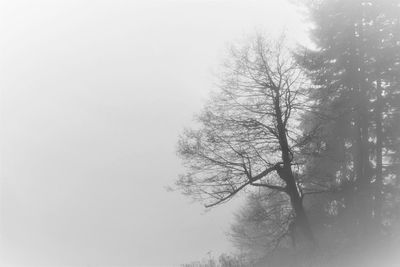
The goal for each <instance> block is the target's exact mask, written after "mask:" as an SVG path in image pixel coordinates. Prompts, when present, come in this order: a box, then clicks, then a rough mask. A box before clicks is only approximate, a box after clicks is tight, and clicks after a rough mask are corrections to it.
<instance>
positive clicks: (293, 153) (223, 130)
mask: <svg viewBox="0 0 400 267" xmlns="http://www.w3.org/2000/svg"><path fill="white" fill-rule="evenodd" d="M219 81H220V82H219V84H218V88H219V91H218V92H216V93H215V94H214V95H212V97H211V100H210V101H209V102H208V103H207V105H206V106H205V108H204V111H203V112H202V113H201V114H200V115H199V116H198V117H197V119H198V122H199V127H197V128H196V129H188V130H186V131H185V132H184V134H183V135H182V136H181V138H180V141H179V148H178V154H179V155H180V156H181V157H182V159H183V161H184V164H185V166H186V167H187V172H186V173H185V174H183V175H181V176H180V178H179V179H178V181H177V185H178V187H179V188H180V189H182V190H183V192H184V193H185V194H188V195H191V196H192V197H194V198H196V199H199V200H201V201H203V202H205V203H206V207H212V206H215V205H218V204H221V203H224V202H226V201H228V200H230V199H231V198H232V197H233V196H234V195H235V194H237V193H238V192H239V191H241V190H242V189H244V188H246V187H251V186H254V187H264V188H268V189H270V190H275V191H279V192H284V193H285V194H287V195H288V199H289V202H290V203H289V204H290V205H291V207H292V209H293V212H294V214H295V216H294V224H293V225H296V229H299V230H300V233H302V234H303V235H304V236H305V237H306V239H307V240H309V241H311V243H312V244H313V243H314V237H313V234H312V231H311V229H310V225H309V222H308V219H307V216H306V213H305V210H304V207H303V201H302V184H301V182H300V181H299V178H298V174H299V173H301V162H298V161H296V160H297V159H299V158H300V157H299V155H298V152H299V147H300V146H301V143H302V140H300V139H301V138H300V135H301V132H300V130H299V116H300V112H301V110H302V107H303V105H304V104H305V103H304V102H305V101H306V97H305V94H304V92H305V88H304V87H305V85H306V84H305V79H304V75H302V72H301V69H300V68H299V66H298V65H297V64H296V61H295V60H294V59H293V58H292V57H291V53H290V52H289V50H288V49H287V48H286V47H285V45H284V38H282V39H281V40H279V41H277V42H274V43H272V42H268V41H267V40H266V38H265V37H263V36H257V37H256V38H254V40H252V41H251V42H249V43H248V44H246V45H243V46H240V47H233V48H232V49H231V50H230V56H229V58H228V59H227V60H226V62H224V64H223V71H222V73H221V77H220V80H219Z"/></svg>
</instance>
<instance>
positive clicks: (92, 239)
mask: <svg viewBox="0 0 400 267" xmlns="http://www.w3.org/2000/svg"><path fill="white" fill-rule="evenodd" d="M302 25H304V24H303V22H302V21H301V19H300V17H299V15H298V13H297V12H296V10H295V9H294V8H293V7H292V6H290V5H289V4H288V3H286V2H285V1H282V0H259V1H257V0H253V1H252V0H241V1H239V0H237V1H235V0H231V1H224V0H175V1H172V0H170V1H168V0H158V1H156V0H152V1H148V0H143V1H118V0H112V1H111V0H110V1H98V0H96V1H95V0H92V1H88V0H87V1H83V0H79V1H55V0H52V1H30V0H26V1H19V0H9V1H4V0H3V1H1V2H0V33H1V34H0V71H1V73H0V90H1V102H0V111H1V124H0V133H1V150H0V151H1V154H0V156H1V166H0V167H1V173H0V174H1V180H0V182H1V183H0V190H1V191H0V192H1V203H0V205H1V206H0V222H1V228H0V249H1V255H0V259H1V260H0V265H1V266H45V265H49V266H110V265H112V266H117V265H121V266H154V265H159V266H169V265H171V266H172V265H176V264H180V263H185V262H188V261H192V260H196V259H201V258H202V257H204V256H206V255H207V252H209V251H212V252H213V253H214V254H215V255H217V254H218V253H221V252H229V251H232V250H233V248H232V246H231V244H230V243H229V240H228V239H227V238H226V235H225V232H227V231H228V229H229V225H230V224H231V223H232V220H233V212H234V211H235V210H236V209H237V207H238V206H239V204H240V201H236V202H233V203H230V204H227V205H224V206H221V207H218V208H215V209H213V210H211V211H210V212H207V213H205V209H204V208H203V206H202V205H200V204H199V203H192V202H191V200H190V199H188V198H185V197H184V196H181V195H180V194H179V193H178V192H172V193H171V192H167V191H166V190H165V187H166V186H168V185H173V183H174V180H175V179H176V177H177V176H178V174H179V173H180V172H182V167H181V163H180V161H179V159H178V158H177V157H176V154H175V150H176V142H177V139H178V135H179V133H180V132H182V129H183V127H185V126H190V124H191V121H192V118H193V114H195V113H196V112H198V111H200V109H201V107H202V104H203V103H204V101H205V99H206V98H207V95H208V92H209V91H210V90H212V89H213V83H214V82H215V78H214V77H213V75H212V73H213V72H217V71H218V64H219V63H220V61H221V59H222V57H223V54H224V51H225V48H226V46H227V44H229V43H230V42H234V41H235V40H240V39H242V38H243V37H244V36H246V35H251V34H253V33H254V32H255V30H258V31H263V32H265V33H267V34H271V36H275V35H277V33H278V32H280V31H281V30H282V29H283V28H286V31H287V34H288V36H289V37H290V38H291V39H293V40H304V38H305V37H304V36H305V31H304V27H303V26H302Z"/></svg>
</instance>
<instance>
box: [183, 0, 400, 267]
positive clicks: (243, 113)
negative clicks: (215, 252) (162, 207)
mask: <svg viewBox="0 0 400 267" xmlns="http://www.w3.org/2000/svg"><path fill="white" fill-rule="evenodd" d="M302 4H303V5H305V6H306V7H307V10H308V16H309V20H310V21H311V22H312V25H313V26H312V30H311V32H310V37H311V38H310V39H311V40H312V42H313V44H314V47H312V48H310V47H297V48H296V49H290V48H288V47H287V45H286V42H285V38H284V37H282V38H280V39H279V40H269V39H268V38H266V37H265V36H264V35H261V34H258V35H257V36H255V37H254V38H253V39H251V40H247V41H246V42H245V43H242V44H239V45H236V46H232V48H231V49H230V51H229V56H228V57H227V59H226V61H225V62H224V64H223V67H222V70H221V73H220V76H219V77H218V80H219V83H218V91H216V92H215V93H214V94H213V95H212V96H211V97H210V100H209V101H208V103H207V104H206V105H205V107H204V109H203V111H202V112H201V113H200V114H199V115H198V116H197V117H196V121H197V122H198V125H197V127H195V128H192V129H187V130H185V131H184V133H183V134H182V136H181V137H180V140H179V145H178V154H179V156H180V157H181V158H182V159H183V162H184V165H185V167H186V172H185V173H184V174H182V175H181V176H180V177H179V179H178V180H177V186H178V188H179V189H181V190H182V192H183V193H184V194H187V195H190V196H191V197H193V198H195V199H197V200H200V201H202V202H203V203H205V205H206V207H213V206H215V205H220V204H222V203H224V202H226V201H229V200H230V199H232V198H233V197H234V196H235V195H237V194H238V193H239V192H244V194H246V196H247V201H246V204H245V206H244V207H243V208H242V209H241V210H240V211H239V212H238V213H237V216H236V220H235V222H234V223H233V225H232V228H231V233H230V236H231V239H232V241H233V242H234V244H236V245H237V246H238V247H239V248H240V250H241V251H242V252H243V251H244V253H245V254H246V255H247V257H248V258H249V259H251V260H252V261H253V260H256V261H259V262H260V263H263V264H264V265H262V266H265V264H267V262H269V263H268V264H269V265H267V266H280V265H278V264H281V265H282V266H284V265H283V263H282V262H285V260H287V259H288V258H290V259H296V261H297V265H296V266H301V265H300V264H299V262H301V261H307V260H310V258H317V257H309V256H307V255H314V256H315V255H321V254H324V255H326V254H327V253H328V252H329V253H328V254H331V255H336V258H340V256H338V255H344V254H346V252H347V253H350V252H349V251H351V253H352V254H354V255H358V254H357V252H356V250H357V249H358V250H360V251H359V252H360V253H367V252H368V251H374V252H377V250H376V249H375V248H374V245H375V246H378V244H379V246H380V245H381V244H382V243H383V244H384V247H385V246H386V247H387V246H389V244H392V243H393V242H395V240H396V237H397V236H396V234H398V232H399V230H400V225H399V222H400V220H399V219H400V178H399V174H400V1H398V0H319V1H309V2H306V3H302ZM380 247H382V246H380ZM371 249H372V250H371ZM358 250H357V251H358ZM382 251H383V250H381V252H382ZM382 253H383V252H382ZM293 255H295V256H293ZM299 255H301V256H299ZM305 255H306V256H305ZM292 256H293V257H292ZM304 256H305V257H304ZM332 257H333V256H332ZM275 260H277V262H279V263H274V262H275ZM335 260H340V259H334V260H333V262H335ZM274 264H276V265H274ZM287 264H289V265H288V266H294V265H293V262H291V263H287ZM290 264H292V265H290ZM332 264H338V263H337V262H336V263H332ZM227 266H228V265H227ZM327 266H332V265H327ZM333 266H335V265H333Z"/></svg>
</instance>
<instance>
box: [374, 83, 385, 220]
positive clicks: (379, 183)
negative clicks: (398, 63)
mask: <svg viewBox="0 0 400 267" xmlns="http://www.w3.org/2000/svg"><path fill="white" fill-rule="evenodd" d="M376 89H377V98H376V108H375V120H376V169H375V173H376V174H375V175H376V176H375V192H374V193H375V203H374V204H375V205H374V215H375V216H374V219H375V223H376V226H378V227H379V226H380V224H381V222H382V199H383V196H382V187H383V178H382V147H383V136H382V135H383V130H382V104H383V103H382V85H381V80H380V79H379V80H378V81H377V88H376Z"/></svg>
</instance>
